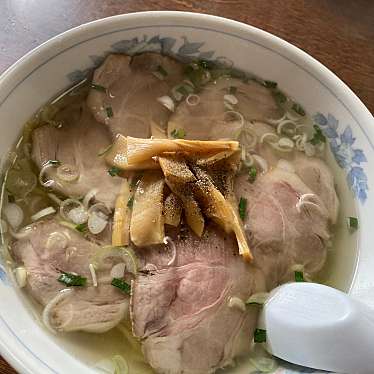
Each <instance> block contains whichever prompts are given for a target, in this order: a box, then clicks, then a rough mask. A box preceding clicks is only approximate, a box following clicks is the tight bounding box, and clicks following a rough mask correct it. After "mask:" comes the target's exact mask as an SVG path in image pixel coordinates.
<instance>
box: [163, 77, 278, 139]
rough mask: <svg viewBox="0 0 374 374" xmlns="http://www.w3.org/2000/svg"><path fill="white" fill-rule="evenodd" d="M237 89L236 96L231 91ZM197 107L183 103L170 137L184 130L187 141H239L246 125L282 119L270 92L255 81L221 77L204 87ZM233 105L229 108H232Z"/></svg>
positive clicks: (172, 122)
mask: <svg viewBox="0 0 374 374" xmlns="http://www.w3.org/2000/svg"><path fill="white" fill-rule="evenodd" d="M233 88H235V94H230V91H232V89H233ZM198 95H199V98H200V99H199V101H198V103H197V104H196V105H189V104H188V103H187V102H186V101H184V102H181V103H180V104H179V105H178V107H177V108H176V110H175V113H173V115H172V116H171V117H170V120H169V122H168V134H169V137H171V136H172V133H173V132H174V131H176V130H177V131H180V130H182V129H183V130H184V133H185V134H186V136H185V138H186V139H195V140H196V139H199V140H216V139H232V140H233V139H237V137H238V136H239V134H240V131H241V129H242V126H243V121H242V120H241V116H243V118H244V120H246V121H265V120H267V119H274V118H279V117H281V115H282V111H281V109H280V108H279V106H278V105H277V102H276V101H275V99H274V96H273V94H272V92H271V90H269V89H268V88H266V87H264V86H262V85H260V84H259V83H257V82H255V81H249V82H248V83H244V82H243V81H241V80H239V79H236V78H231V77H221V78H218V79H217V80H216V81H214V82H211V83H209V84H207V85H206V86H204V87H203V89H202V91H201V92H200V93H198ZM228 105H229V106H228Z"/></svg>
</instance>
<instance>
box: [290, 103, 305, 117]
mask: <svg viewBox="0 0 374 374" xmlns="http://www.w3.org/2000/svg"><path fill="white" fill-rule="evenodd" d="M292 110H293V111H294V112H296V113H297V114H299V115H300V116H305V110H304V108H303V107H302V106H301V105H300V104H298V103H294V104H293V105H292Z"/></svg>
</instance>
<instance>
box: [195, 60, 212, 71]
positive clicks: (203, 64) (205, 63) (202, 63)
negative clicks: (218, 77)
mask: <svg viewBox="0 0 374 374" xmlns="http://www.w3.org/2000/svg"><path fill="white" fill-rule="evenodd" d="M197 64H198V65H199V66H201V67H202V68H203V69H213V68H214V67H215V65H214V62H212V61H207V60H200V61H199V62H198V63H197Z"/></svg>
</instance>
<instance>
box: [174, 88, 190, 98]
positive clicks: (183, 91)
mask: <svg viewBox="0 0 374 374" xmlns="http://www.w3.org/2000/svg"><path fill="white" fill-rule="evenodd" d="M176 91H178V92H179V93H180V94H181V95H183V96H187V95H188V94H189V92H188V90H187V88H186V87H185V86H179V87H178V88H177V89H176Z"/></svg>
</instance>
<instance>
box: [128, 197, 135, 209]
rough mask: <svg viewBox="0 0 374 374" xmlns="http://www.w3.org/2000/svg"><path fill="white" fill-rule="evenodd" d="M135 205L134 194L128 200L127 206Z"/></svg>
mask: <svg viewBox="0 0 374 374" xmlns="http://www.w3.org/2000/svg"><path fill="white" fill-rule="evenodd" d="M133 205H134V196H131V197H130V198H129V200H128V201H127V206H128V207H129V208H132V206H133Z"/></svg>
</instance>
